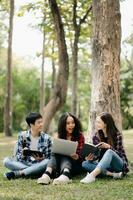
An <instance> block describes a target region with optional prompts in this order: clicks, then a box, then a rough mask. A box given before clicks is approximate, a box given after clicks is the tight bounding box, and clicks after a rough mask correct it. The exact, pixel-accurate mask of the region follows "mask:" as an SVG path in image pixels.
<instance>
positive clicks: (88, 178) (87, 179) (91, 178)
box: [80, 173, 96, 183]
mask: <svg viewBox="0 0 133 200" xmlns="http://www.w3.org/2000/svg"><path fill="white" fill-rule="evenodd" d="M95 180H96V179H95V177H94V176H93V175H92V174H89V173H88V174H87V175H86V176H85V178H83V179H82V180H81V181H80V183H92V182H94V181H95Z"/></svg>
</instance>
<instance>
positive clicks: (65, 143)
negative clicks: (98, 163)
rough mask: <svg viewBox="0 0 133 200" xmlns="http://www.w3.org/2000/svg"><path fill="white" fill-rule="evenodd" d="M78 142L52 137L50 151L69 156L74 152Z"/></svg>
mask: <svg viewBox="0 0 133 200" xmlns="http://www.w3.org/2000/svg"><path fill="white" fill-rule="evenodd" d="M77 146H78V142H74V141H70V140H64V139H59V138H54V139H53V144H52V153H57V154H61V155H66V156H70V155H71V154H73V153H76V150H77Z"/></svg>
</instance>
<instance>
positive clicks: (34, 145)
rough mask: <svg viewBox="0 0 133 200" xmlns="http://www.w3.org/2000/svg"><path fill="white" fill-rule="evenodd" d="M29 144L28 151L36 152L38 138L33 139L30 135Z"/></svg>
mask: <svg viewBox="0 0 133 200" xmlns="http://www.w3.org/2000/svg"><path fill="white" fill-rule="evenodd" d="M30 139H31V143H30V149H31V150H38V148H37V147H38V141H39V137H33V136H32V135H31V138H30Z"/></svg>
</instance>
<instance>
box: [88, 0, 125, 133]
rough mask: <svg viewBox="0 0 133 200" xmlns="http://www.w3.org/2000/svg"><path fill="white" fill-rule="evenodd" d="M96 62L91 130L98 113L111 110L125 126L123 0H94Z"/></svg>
mask: <svg viewBox="0 0 133 200" xmlns="http://www.w3.org/2000/svg"><path fill="white" fill-rule="evenodd" d="M93 19H94V23H93V25H94V26H93V52H92V54H93V62H92V90H91V91H92V92H91V110H90V131H91V133H94V121H95V118H96V116H97V114H99V113H101V112H109V113H110V114H112V116H113V117H114V120H115V122H116V125H117V126H118V128H119V129H120V130H121V128H122V123H121V112H120V89H119V83H120V81H119V70H120V42H121V26H120V20H121V15H120V5H119V0H106V1H103V0H98V1H97V0H93Z"/></svg>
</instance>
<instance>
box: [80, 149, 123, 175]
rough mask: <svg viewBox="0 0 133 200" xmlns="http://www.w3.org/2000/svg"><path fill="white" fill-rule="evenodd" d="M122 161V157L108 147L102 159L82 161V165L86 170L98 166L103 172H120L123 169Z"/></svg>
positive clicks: (91, 169) (89, 170) (90, 170)
mask: <svg viewBox="0 0 133 200" xmlns="http://www.w3.org/2000/svg"><path fill="white" fill-rule="evenodd" d="M123 165H124V162H123V160H122V158H121V157H120V156H119V155H118V154H117V153H116V152H114V151H113V150H111V149H108V150H107V151H106V152H105V153H104V155H103V157H102V159H101V160H100V161H99V162H97V161H84V162H83V163H82V167H83V168H84V169H85V170H86V171H88V172H89V173H90V172H92V171H93V170H94V169H95V168H96V167H97V168H100V169H101V171H102V173H103V174H106V173H107V171H110V172H120V171H122V170H123Z"/></svg>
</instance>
